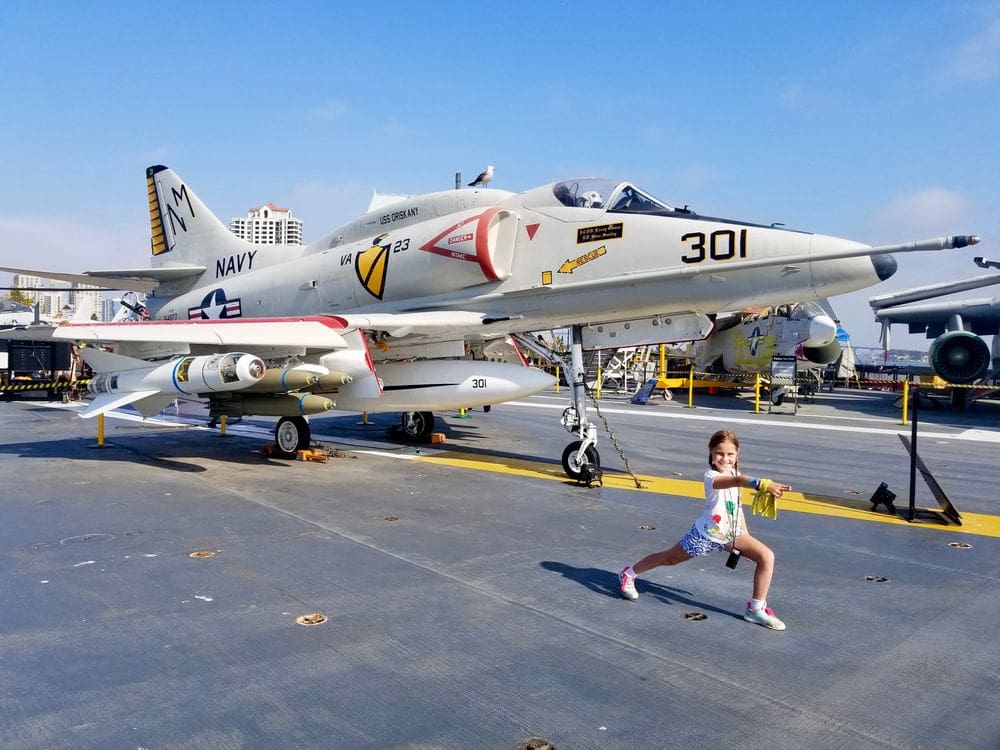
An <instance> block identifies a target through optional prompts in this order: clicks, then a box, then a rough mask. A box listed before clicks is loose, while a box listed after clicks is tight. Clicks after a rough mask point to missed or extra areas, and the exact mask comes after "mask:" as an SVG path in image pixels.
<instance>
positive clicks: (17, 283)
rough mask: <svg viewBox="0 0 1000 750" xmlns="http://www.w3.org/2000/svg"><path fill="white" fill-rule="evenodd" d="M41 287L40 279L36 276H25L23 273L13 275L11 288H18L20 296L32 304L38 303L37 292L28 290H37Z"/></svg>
mask: <svg viewBox="0 0 1000 750" xmlns="http://www.w3.org/2000/svg"><path fill="white" fill-rule="evenodd" d="M41 285H42V280H41V279H40V278H38V277H37V276H25V275H24V274H23V273H16V274H14V280H13V281H12V282H11V286H13V287H16V288H20V289H21V294H23V295H24V296H25V297H27V298H28V299H30V300H31V301H32V302H38V292H36V291H30V290H33V289H38V288H39V287H40V286H41Z"/></svg>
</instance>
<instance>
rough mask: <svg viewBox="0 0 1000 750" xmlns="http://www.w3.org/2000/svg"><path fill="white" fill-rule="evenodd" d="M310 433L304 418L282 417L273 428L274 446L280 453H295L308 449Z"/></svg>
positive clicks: (310, 438)
mask: <svg viewBox="0 0 1000 750" xmlns="http://www.w3.org/2000/svg"><path fill="white" fill-rule="evenodd" d="M311 442H312V431H311V430H310V429H309V423H308V422H307V421H306V418H305V417H282V418H281V419H279V420H278V426H277V427H275V428H274V444H275V446H277V448H278V450H279V451H281V452H282V453H295V452H296V451H304V450H307V449H308V448H309V443H311Z"/></svg>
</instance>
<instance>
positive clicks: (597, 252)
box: [559, 245, 608, 273]
mask: <svg viewBox="0 0 1000 750" xmlns="http://www.w3.org/2000/svg"><path fill="white" fill-rule="evenodd" d="M607 254H608V250H607V248H606V247H605V246H604V245H601V246H600V247H597V248H594V249H593V250H591V251H590V252H586V253H584V254H583V255H581V256H580V257H579V258H574V259H573V260H567V261H566V262H565V263H563V264H562V265H561V266H559V273H573V271H574V270H576V269H577V268H579V267H580V266H582V265H583V264H584V263H590V261H592V260H595V259H597V258H600V257H601V256H602V255H607Z"/></svg>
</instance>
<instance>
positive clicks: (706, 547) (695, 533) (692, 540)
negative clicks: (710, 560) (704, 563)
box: [681, 526, 726, 557]
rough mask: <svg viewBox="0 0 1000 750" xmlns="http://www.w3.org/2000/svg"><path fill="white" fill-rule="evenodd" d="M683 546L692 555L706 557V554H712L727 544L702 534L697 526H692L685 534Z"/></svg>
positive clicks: (682, 541) (682, 540)
mask: <svg viewBox="0 0 1000 750" xmlns="http://www.w3.org/2000/svg"><path fill="white" fill-rule="evenodd" d="M681 547H683V548H684V551H685V552H687V553H688V554H689V555H691V557H704V556H705V555H710V554H712V553H713V552H717V551H718V550H720V549H725V548H726V545H724V544H719V543H718V542H713V541H712V540H711V539H709V538H708V537H707V536H705V535H704V534H702V533H701V531H700V530H699V529H698V527H697V526H692V527H691V531H689V532H688V533H687V534H685V535H684V538H683V539H681Z"/></svg>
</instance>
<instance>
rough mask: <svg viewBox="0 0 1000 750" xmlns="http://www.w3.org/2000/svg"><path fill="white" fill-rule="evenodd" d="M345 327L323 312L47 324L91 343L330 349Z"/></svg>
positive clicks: (67, 337) (58, 335)
mask: <svg viewBox="0 0 1000 750" xmlns="http://www.w3.org/2000/svg"><path fill="white" fill-rule="evenodd" d="M345 328H346V326H345V324H344V321H343V320H341V319H339V318H335V317H332V316H326V315H316V316H309V317H302V318H247V319H238V318H237V319H233V320H181V321H177V320H149V321H138V322H129V323H67V324H66V325H61V326H58V327H56V328H54V329H52V338H54V339H60V340H64V341H87V342H93V343H119V342H133V343H157V344H192V345H203V346H217V347H229V346H241V347H255V346H265V347H268V346H289V347H298V348H306V349H326V350H334V349H343V348H345V347H346V346H347V342H345V341H344V338H343V336H342V335H341V334H340V333H339V332H338V331H342V330H344V329H345Z"/></svg>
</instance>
